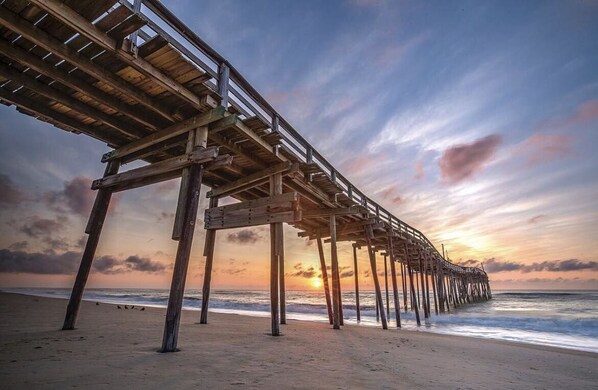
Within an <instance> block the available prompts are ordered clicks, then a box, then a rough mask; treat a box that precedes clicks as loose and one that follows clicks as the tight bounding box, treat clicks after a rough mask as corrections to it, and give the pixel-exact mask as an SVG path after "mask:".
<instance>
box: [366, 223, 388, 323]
mask: <svg viewBox="0 0 598 390" xmlns="http://www.w3.org/2000/svg"><path fill="white" fill-rule="evenodd" d="M372 235H373V232H372V228H371V226H369V225H366V226H365V240H366V242H367V246H368V254H369V256H370V267H371V270H372V278H373V279H374V288H375V290H376V303H377V304H376V307H378V308H380V318H381V319H382V329H388V324H387V323H386V313H384V303H383V302H382V291H381V290H380V282H379V281H378V271H377V270H376V255H375V253H374V249H373V248H372V239H371V237H372Z"/></svg>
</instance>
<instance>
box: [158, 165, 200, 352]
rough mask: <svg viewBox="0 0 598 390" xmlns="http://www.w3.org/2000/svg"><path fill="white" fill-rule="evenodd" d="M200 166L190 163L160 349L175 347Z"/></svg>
mask: <svg viewBox="0 0 598 390" xmlns="http://www.w3.org/2000/svg"><path fill="white" fill-rule="evenodd" d="M202 170H203V169H202V167H201V165H199V164H193V165H191V169H190V172H189V186H188V191H187V196H186V201H185V212H184V219H183V228H182V230H181V237H180V239H179V244H178V248H177V253H176V258H175V262H174V270H173V275H172V284H171V286H170V296H169V298H168V307H167V308H166V321H165V324H164V337H163V339H162V349H161V351H162V352H174V351H176V346H177V341H178V335H179V324H180V321H181V310H182V307H183V294H184V291H185V280H186V278H187V268H188V266H189V255H190V254H191V245H192V244H193V233H194V230H195V221H196V220H197V207H198V205H199V193H200V190H201V178H202Z"/></svg>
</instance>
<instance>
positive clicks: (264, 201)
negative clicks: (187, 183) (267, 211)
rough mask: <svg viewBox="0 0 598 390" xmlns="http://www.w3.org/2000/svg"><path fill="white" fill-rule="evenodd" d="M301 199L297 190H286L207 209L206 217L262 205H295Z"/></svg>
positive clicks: (289, 206) (290, 206)
mask: <svg viewBox="0 0 598 390" xmlns="http://www.w3.org/2000/svg"><path fill="white" fill-rule="evenodd" d="M298 201H299V195H298V194H297V193H296V192H285V193H284V194H280V195H272V196H268V197H264V198H258V199H252V200H246V201H244V202H239V203H233V204H229V205H226V206H220V207H214V208H209V209H206V218H216V217H221V216H222V215H224V214H228V213H232V212H235V211H240V210H246V209H255V208H261V207H267V206H271V207H283V208H285V207H288V208H292V207H295V205H294V203H296V202H298Z"/></svg>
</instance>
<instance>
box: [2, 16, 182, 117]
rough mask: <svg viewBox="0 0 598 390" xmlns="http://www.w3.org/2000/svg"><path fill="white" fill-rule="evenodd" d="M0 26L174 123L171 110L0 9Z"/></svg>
mask: <svg viewBox="0 0 598 390" xmlns="http://www.w3.org/2000/svg"><path fill="white" fill-rule="evenodd" d="M0 22H1V24H3V25H4V26H6V27H8V28H10V29H11V30H13V31H14V32H16V33H17V34H20V35H22V36H23V37H25V38H26V39H28V40H30V41H31V42H33V43H35V44H36V45H39V46H40V47H42V48H44V49H45V50H47V51H49V52H52V53H53V54H55V55H57V56H59V57H60V58H62V59H64V60H66V61H68V62H70V63H72V64H76V66H77V67H78V68H79V69H81V70H82V71H84V72H85V73H88V74H90V75H91V76H93V77H95V78H97V79H98V80H100V81H102V82H105V83H107V84H109V85H110V86H112V87H113V88H115V89H117V90H120V91H122V92H123V93H125V94H127V96H129V97H130V98H131V99H134V100H136V101H137V102H138V103H140V104H143V105H144V106H145V107H147V108H149V109H151V110H153V111H154V112H156V113H158V114H160V115H161V116H163V117H164V118H166V119H168V120H171V121H174V116H173V112H172V110H171V109H170V108H168V107H166V106H164V105H163V104H162V103H160V101H159V100H158V99H156V98H153V97H151V96H149V95H147V94H146V93H145V92H143V91H141V90H139V89H138V88H136V87H134V86H132V85H131V84H130V83H127V82H126V81H125V80H123V79H122V78H120V77H118V76H117V75H115V74H113V73H111V72H110V71H108V70H106V69H105V68H103V67H101V66H99V65H97V64H96V63H94V62H93V61H91V60H90V59H88V58H86V57H85V56H83V55H82V54H80V53H79V52H78V51H77V50H75V49H72V48H70V47H69V46H67V45H64V44H63V43H62V42H61V41H59V40H57V39H56V38H54V37H52V36H50V35H48V34H47V33H45V32H43V31H42V30H40V29H39V28H37V27H36V26H34V25H33V24H31V23H29V22H27V21H26V20H24V19H23V18H20V17H19V16H18V15H15V14H14V13H12V12H10V11H9V10H7V9H6V8H4V7H0Z"/></svg>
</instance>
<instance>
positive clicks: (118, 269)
mask: <svg viewBox="0 0 598 390" xmlns="http://www.w3.org/2000/svg"><path fill="white" fill-rule="evenodd" d="M80 262H81V253H80V252H72V251H68V252H64V253H62V254H56V253H54V252H46V253H27V252H23V251H19V250H10V249H0V272H1V273H28V274H40V275H71V274H73V273H75V272H76V271H77V269H78V267H79V263H80ZM166 268H167V267H166V266H165V265H164V264H162V263H159V262H156V261H152V260H150V259H146V258H141V257H139V256H129V257H127V258H126V259H117V258H115V257H112V256H101V257H99V258H96V259H95V261H94V263H93V269H94V270H95V271H97V272H100V273H104V274H116V273H123V272H132V271H138V272H147V273H159V272H163V271H164V270H166Z"/></svg>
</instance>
